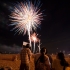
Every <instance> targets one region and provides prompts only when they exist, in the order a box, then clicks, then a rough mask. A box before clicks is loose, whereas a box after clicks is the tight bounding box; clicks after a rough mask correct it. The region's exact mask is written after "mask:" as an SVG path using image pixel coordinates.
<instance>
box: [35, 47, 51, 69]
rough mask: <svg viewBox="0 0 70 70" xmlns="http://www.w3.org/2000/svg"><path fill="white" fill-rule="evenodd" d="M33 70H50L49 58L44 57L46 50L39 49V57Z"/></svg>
mask: <svg viewBox="0 0 70 70" xmlns="http://www.w3.org/2000/svg"><path fill="white" fill-rule="evenodd" d="M35 66H36V67H35V70H50V63H49V58H48V56H47V55H46V48H42V49H41V55H40V57H39V58H38V59H37V61H36V63H35Z"/></svg>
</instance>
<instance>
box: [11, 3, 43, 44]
mask: <svg viewBox="0 0 70 70" xmlns="http://www.w3.org/2000/svg"><path fill="white" fill-rule="evenodd" d="M10 18H11V21H12V24H11V25H15V27H14V28H13V30H15V29H16V33H17V32H19V34H22V33H24V34H26V32H27V33H28V36H29V40H30V33H31V32H32V30H33V29H34V30H36V29H37V27H38V25H40V23H41V20H42V12H40V9H38V7H37V6H36V7H35V6H34V5H33V4H32V2H29V4H28V2H26V3H20V4H18V5H17V6H16V7H15V8H14V11H12V13H11V15H10ZM30 44H31V40H30Z"/></svg>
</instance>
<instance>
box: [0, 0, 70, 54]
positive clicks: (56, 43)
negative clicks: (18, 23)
mask: <svg viewBox="0 0 70 70" xmlns="http://www.w3.org/2000/svg"><path fill="white" fill-rule="evenodd" d="M17 1H18V2H22V0H14V1H13V0H2V1H1V0H0V52H4V51H9V50H10V51H13V52H18V51H19V49H20V48H21V47H22V43H23V41H28V36H27V35H24V36H23V34H21V35H18V33H17V34H16V35H14V34H15V31H11V29H12V28H13V27H11V26H9V24H10V23H11V22H10V21H9V15H10V14H11V11H10V9H11V7H12V4H15V3H16V2H17ZM41 3H42V6H41V10H44V12H43V14H44V15H46V16H44V17H43V19H44V20H43V21H42V22H41V26H40V29H39V28H38V29H37V33H38V34H39V35H41V36H40V39H41V43H42V45H41V47H43V46H45V47H47V49H48V52H49V53H54V52H55V53H56V52H57V51H65V52H66V53H68V52H70V4H69V2H68V1H60V0H56V1H55V0H41ZM16 48H17V51H16Z"/></svg>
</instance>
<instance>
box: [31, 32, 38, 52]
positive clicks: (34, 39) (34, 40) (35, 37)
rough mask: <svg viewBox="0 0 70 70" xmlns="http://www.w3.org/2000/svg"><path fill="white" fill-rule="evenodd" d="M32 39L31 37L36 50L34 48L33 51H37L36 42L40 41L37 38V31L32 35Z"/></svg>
mask: <svg viewBox="0 0 70 70" xmlns="http://www.w3.org/2000/svg"><path fill="white" fill-rule="evenodd" d="M30 39H31V41H32V42H34V50H33V52H35V42H38V41H39V39H38V38H37V35H36V33H33V34H32V35H31V37H30Z"/></svg>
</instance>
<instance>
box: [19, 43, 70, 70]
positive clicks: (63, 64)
mask: <svg viewBox="0 0 70 70" xmlns="http://www.w3.org/2000/svg"><path fill="white" fill-rule="evenodd" d="M32 55H34V65H35V70H70V68H69V64H68V62H67V61H66V60H65V57H64V54H63V53H62V52H59V53H58V54H57V55H56V59H54V60H52V57H51V56H50V55H49V54H48V53H47V49H46V48H45V47H43V48H41V51H40V53H36V54H33V53H32V52H31V50H30V48H29V44H27V45H26V46H24V45H23V49H22V50H21V52H20V59H21V64H20V70H30V59H31V56H32Z"/></svg>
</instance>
